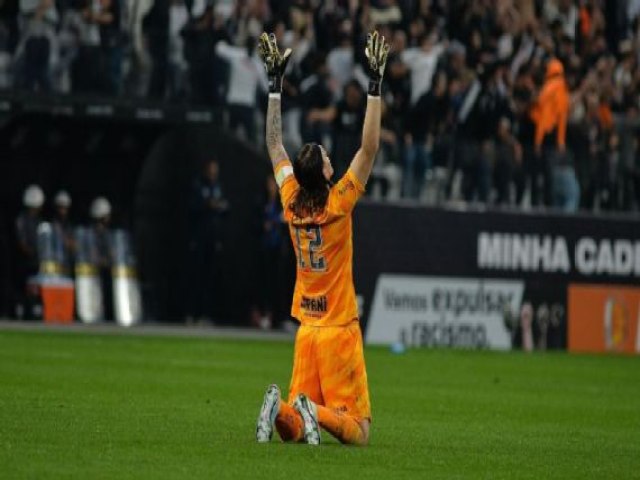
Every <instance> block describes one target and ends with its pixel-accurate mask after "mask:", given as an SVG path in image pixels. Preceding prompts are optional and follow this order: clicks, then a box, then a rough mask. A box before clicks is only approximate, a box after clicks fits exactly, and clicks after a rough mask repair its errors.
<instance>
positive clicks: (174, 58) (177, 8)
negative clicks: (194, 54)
mask: <svg viewBox="0 0 640 480" xmlns="http://www.w3.org/2000/svg"><path fill="white" fill-rule="evenodd" d="M188 22H189V10H188V9H187V5H186V3H185V1H184V0H172V2H171V6H170V8H169V82H168V88H169V92H168V96H169V98H173V99H176V98H185V97H186V94H187V81H186V78H187V71H188V64H187V60H186V58H185V54H184V39H183V37H182V31H183V30H184V28H185V27H186V25H187V23H188Z"/></svg>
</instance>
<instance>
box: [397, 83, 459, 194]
mask: <svg viewBox="0 0 640 480" xmlns="http://www.w3.org/2000/svg"><path fill="white" fill-rule="evenodd" d="M450 110H451V101H450V99H449V91H448V84H447V75H446V73H444V72H440V73H438V74H436V78H435V83H434V85H433V88H432V89H431V90H430V91H429V92H428V93H426V94H424V95H423V96H422V97H421V98H420V99H419V100H418V102H417V103H416V105H414V106H413V107H412V108H411V110H410V112H409V118H408V119H407V122H406V132H407V133H406V134H405V145H406V146H405V156H404V175H403V179H404V186H403V192H404V196H405V197H411V198H414V199H417V198H420V194H421V192H422V186H423V184H424V179H425V173H426V172H428V171H429V170H430V169H431V167H432V152H433V148H434V144H435V141H436V138H440V137H441V135H443V134H444V130H445V128H446V126H445V124H446V123H447V122H448V120H449V114H450Z"/></svg>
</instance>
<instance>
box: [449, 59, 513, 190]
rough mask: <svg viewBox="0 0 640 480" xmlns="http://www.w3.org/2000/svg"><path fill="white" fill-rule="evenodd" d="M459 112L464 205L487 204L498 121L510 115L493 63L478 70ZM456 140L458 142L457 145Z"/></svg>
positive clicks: (458, 150) (497, 67) (497, 68)
mask: <svg viewBox="0 0 640 480" xmlns="http://www.w3.org/2000/svg"><path fill="white" fill-rule="evenodd" d="M480 73H481V74H480V76H479V78H478V79H476V80H475V81H474V82H473V83H472V84H471V86H470V87H469V88H468V90H467V93H466V94H465V96H464V100H463V102H462V104H461V106H460V108H459V111H458V132H457V138H456V152H455V156H456V165H457V166H458V167H459V168H461V169H462V172H463V186H462V190H463V195H464V199H465V200H466V201H467V202H471V201H480V202H483V203H486V202H487V201H488V200H489V196H490V194H491V188H492V178H493V173H492V171H493V161H494V155H495V139H496V135H497V132H498V124H499V121H500V118H502V117H505V116H506V117H508V118H510V117H511V115H512V112H511V109H510V106H509V102H508V99H507V98H506V96H505V94H504V89H503V85H502V84H501V68H500V65H498V64H496V63H490V64H487V65H482V66H481V72H480ZM458 140H459V142H458Z"/></svg>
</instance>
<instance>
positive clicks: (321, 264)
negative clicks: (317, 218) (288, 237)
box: [293, 225, 327, 272]
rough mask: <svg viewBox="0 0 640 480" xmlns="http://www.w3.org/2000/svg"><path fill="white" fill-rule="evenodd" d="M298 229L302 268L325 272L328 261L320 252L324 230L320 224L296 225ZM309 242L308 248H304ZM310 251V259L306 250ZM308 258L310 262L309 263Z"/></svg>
mask: <svg viewBox="0 0 640 480" xmlns="http://www.w3.org/2000/svg"><path fill="white" fill-rule="evenodd" d="M293 228H295V230H296V248H297V250H298V265H299V266H300V268H311V270H313V271H314V272H324V271H325V270H326V269H327V262H326V261H325V259H324V257H323V256H322V255H321V254H320V249H321V248H322V230H321V229H320V226H319V225H304V226H300V227H298V226H294V227H293ZM304 242H308V248H304ZM307 251H308V252H309V256H308V259H307V258H306V256H305V252H307ZM307 260H308V263H307Z"/></svg>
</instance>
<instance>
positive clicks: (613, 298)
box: [568, 285, 640, 354]
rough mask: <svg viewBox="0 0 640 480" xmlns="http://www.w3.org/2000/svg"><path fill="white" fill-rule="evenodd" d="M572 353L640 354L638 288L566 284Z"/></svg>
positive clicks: (639, 299) (639, 303)
mask: <svg viewBox="0 0 640 480" xmlns="http://www.w3.org/2000/svg"><path fill="white" fill-rule="evenodd" d="M568 297H569V298H568V306H569V327H568V337H569V338H568V343H569V345H568V347H569V351H572V352H619V353H636V354H637V353H640V288H636V287H618V286H612V285H609V286H604V285H569V295H568Z"/></svg>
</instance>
